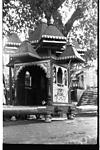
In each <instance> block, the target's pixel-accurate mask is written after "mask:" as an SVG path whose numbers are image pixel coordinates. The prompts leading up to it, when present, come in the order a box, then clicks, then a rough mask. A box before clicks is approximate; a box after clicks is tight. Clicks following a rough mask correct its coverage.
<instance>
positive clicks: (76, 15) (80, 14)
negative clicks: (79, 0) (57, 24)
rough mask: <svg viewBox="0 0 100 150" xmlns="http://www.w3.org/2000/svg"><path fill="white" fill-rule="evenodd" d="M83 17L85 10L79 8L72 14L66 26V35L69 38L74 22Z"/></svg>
mask: <svg viewBox="0 0 100 150" xmlns="http://www.w3.org/2000/svg"><path fill="white" fill-rule="evenodd" d="M82 17H83V8H80V7H77V8H76V10H75V11H74V13H73V14H72V16H71V18H70V19H69V20H68V22H66V24H65V26H64V31H63V33H64V35H65V36H67V35H68V33H69V31H70V30H71V28H72V26H73V24H74V22H75V21H76V20H78V19H80V18H82Z"/></svg>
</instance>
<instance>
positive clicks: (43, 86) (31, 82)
mask: <svg viewBox="0 0 100 150" xmlns="http://www.w3.org/2000/svg"><path fill="white" fill-rule="evenodd" d="M47 83H48V78H47V77H46V73H45V71H44V70H43V69H42V68H41V67H40V66H37V65H33V66H25V67H24V68H23V69H22V70H21V71H20V72H19V74H18V78H17V87H16V88H17V90H16V92H17V104H18V105H25V106H41V105H43V102H44V103H45V104H46V103H47V93H48V91H47V89H48V88H47Z"/></svg>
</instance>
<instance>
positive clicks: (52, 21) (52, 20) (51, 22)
mask: <svg viewBox="0 0 100 150" xmlns="http://www.w3.org/2000/svg"><path fill="white" fill-rule="evenodd" d="M53 23H54V19H53V16H51V18H50V24H53Z"/></svg>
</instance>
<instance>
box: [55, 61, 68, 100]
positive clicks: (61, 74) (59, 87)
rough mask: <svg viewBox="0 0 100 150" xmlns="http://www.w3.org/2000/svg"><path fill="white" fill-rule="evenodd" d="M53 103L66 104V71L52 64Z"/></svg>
mask: <svg viewBox="0 0 100 150" xmlns="http://www.w3.org/2000/svg"><path fill="white" fill-rule="evenodd" d="M52 67H53V69H52V70H53V102H54V103H68V71H67V69H66V68H64V67H61V66H58V65H55V64H53V66H52Z"/></svg>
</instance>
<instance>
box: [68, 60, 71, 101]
mask: <svg viewBox="0 0 100 150" xmlns="http://www.w3.org/2000/svg"><path fill="white" fill-rule="evenodd" d="M68 65H69V67H68V102H69V103H71V73H70V68H71V62H69V64H68Z"/></svg>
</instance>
